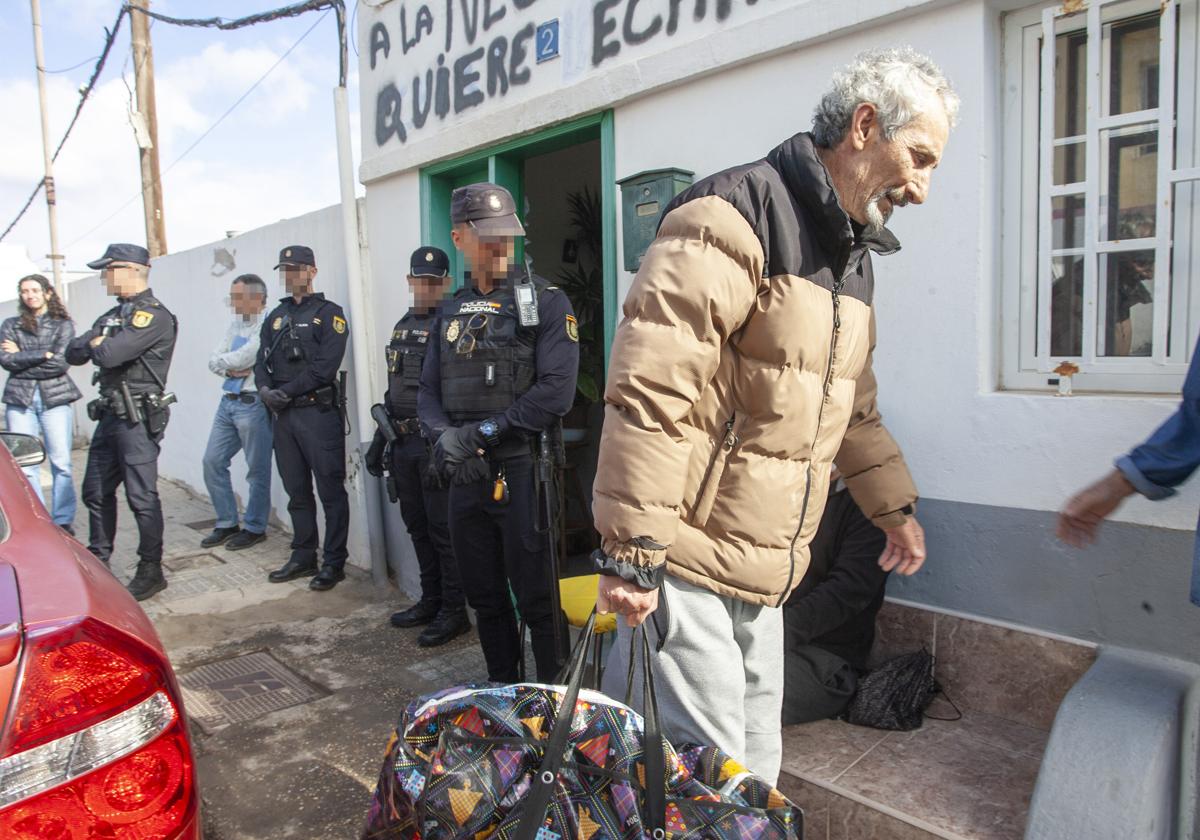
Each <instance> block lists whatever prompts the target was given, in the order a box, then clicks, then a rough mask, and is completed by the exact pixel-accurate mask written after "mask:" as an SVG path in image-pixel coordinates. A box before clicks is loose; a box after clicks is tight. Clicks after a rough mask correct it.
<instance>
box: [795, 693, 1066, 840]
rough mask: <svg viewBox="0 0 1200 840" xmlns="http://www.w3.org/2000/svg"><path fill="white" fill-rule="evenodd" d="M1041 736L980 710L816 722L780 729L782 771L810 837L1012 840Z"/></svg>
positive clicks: (1020, 826)
mask: <svg viewBox="0 0 1200 840" xmlns="http://www.w3.org/2000/svg"><path fill="white" fill-rule="evenodd" d="M930 711H931V713H933V714H942V711H943V710H941V709H939V708H938V707H937V706H935V707H933V708H931V709H930ZM1048 735H1049V733H1047V732H1045V731H1042V730H1038V729H1033V728H1031V727H1028V726H1024V725H1022V724H1019V723H1013V722H1010V721H1006V720H1003V719H1001V718H997V717H994V716H992V715H986V714H982V713H967V714H966V715H965V716H964V718H963V719H962V720H961V721H955V722H948V721H937V720H927V721H926V723H925V725H924V726H923V727H922V728H921V729H919V730H917V731H915V732H882V731H879V730H875V729H867V728H864V727H858V726H851V725H850V724H847V723H841V722H837V721H820V722H817V723H810V724H804V725H802V726H793V727H788V728H787V729H785V730H784V759H783V770H784V773H785V774H789V775H790V776H791V777H792V778H791V779H788V780H787V781H786V784H787V785H790V786H791V787H792V788H793V790H794V792H795V795H796V798H797V801H799V802H800V804H801V805H802V806H804V807H805V808H806V813H807V816H808V825H809V831H808V833H807V835H806V836H807V838H808V840H835V838H837V840H840V839H841V838H843V837H845V838H847V840H849V838H869V837H879V838H885V837H886V838H907V837H909V836H912V837H922V838H928V837H955V838H958V837H961V838H981V840H982V838H987V840H1010V839H1011V840H1016V838H1020V837H1022V836H1023V834H1024V830H1025V815H1026V812H1027V811H1028V808H1029V800H1030V797H1031V796H1032V794H1033V787H1034V784H1035V782H1036V780H1037V772H1038V765H1039V762H1040V759H1041V754H1042V751H1043V750H1044V749H1045V744H1046V739H1047V738H1048ZM785 792H788V791H787V790H785ZM865 803H869V805H867V804H865ZM865 811H872V812H874V813H873V814H868V813H860V812H865ZM899 817H903V819H900V818H899Z"/></svg>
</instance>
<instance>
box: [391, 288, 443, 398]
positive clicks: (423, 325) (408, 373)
mask: <svg viewBox="0 0 1200 840" xmlns="http://www.w3.org/2000/svg"><path fill="white" fill-rule="evenodd" d="M436 323H437V316H436V315H434V314H432V313H430V314H417V313H414V312H411V311H410V312H409V313H408V314H407V315H405V316H404V317H403V318H401V319H400V320H399V321H397V322H396V328H395V329H393V330H392V340H391V341H390V342H388V345H387V347H386V348H385V350H384V353H385V355H386V356H387V369H388V392H387V410H388V413H389V414H391V415H392V417H393V418H395V419H397V420H405V419H407V418H409V417H416V416H417V391H418V389H419V388H420V387H421V366H422V365H423V364H424V363H425V353H426V351H427V350H428V349H429V336H430V335H431V331H432V330H433V329H434V328H435V327H436Z"/></svg>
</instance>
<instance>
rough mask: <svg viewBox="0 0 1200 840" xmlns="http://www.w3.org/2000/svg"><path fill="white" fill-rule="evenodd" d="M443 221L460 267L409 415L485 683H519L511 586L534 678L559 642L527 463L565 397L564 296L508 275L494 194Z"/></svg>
mask: <svg viewBox="0 0 1200 840" xmlns="http://www.w3.org/2000/svg"><path fill="white" fill-rule="evenodd" d="M450 220H451V222H452V223H453V225H454V227H453V230H452V232H451V237H452V238H453V240H454V244H455V246H456V247H457V248H458V249H459V250H460V251H461V252H462V254H463V256H464V257H465V258H466V262H467V264H468V266H469V267H470V270H469V271H468V273H467V277H466V278H465V283H464V284H463V288H462V289H460V290H459V291H458V292H457V293H456V294H455V295H454V297H453V298H452V299H451V300H450V301H448V302H447V303H446V305H445V306H443V307H442V314H441V317H440V318H439V320H438V327H437V334H436V336H435V337H434V338H433V339H432V340H431V341H430V344H429V351H428V354H427V355H426V357H425V366H424V368H423V370H422V374H421V389H420V394H419V396H418V403H417V405H418V413H419V416H420V419H421V424H422V425H423V426H424V427H425V429H426V431H427V432H428V434H429V435H430V438H431V439H434V440H436V441H437V443H436V445H435V447H434V457H435V459H437V462H438V465H439V467H440V468H441V469H442V470H443V472H444V474H445V475H446V476H447V477H448V478H449V480H450V484H451V486H450V538H451V542H452V543H453V545H454V556H455V557H456V558H457V560H458V568H459V571H460V572H461V574H462V581H463V588H464V590H465V591H466V594H467V602H468V603H469V604H470V605H471V607H472V608H474V610H475V614H476V618H477V621H478V626H479V639H480V643H481V645H482V647H483V653H484V658H485V659H486V660H487V666H488V676H489V678H490V679H492V680H495V681H498V682H513V681H515V680H516V679H517V678H518V661H519V659H520V656H521V644H520V640H519V638H518V632H517V620H516V615H515V613H514V609H513V603H512V599H511V598H510V597H509V587H510V586H511V587H512V592H513V594H515V596H516V600H517V606H516V608H517V609H518V610H520V613H521V618H522V620H523V621H524V622H525V624H526V625H528V627H529V628H530V635H531V638H532V644H533V655H534V660H535V662H536V663H537V676H538V679H539V680H542V681H547V680H553V679H554V676H555V674H556V673H557V672H558V670H559V666H560V664H561V662H562V659H563V657H564V650H563V647H564V645H565V641H566V640H565V638H564V637H563V635H565V633H564V634H557V633H556V626H559V624H560V622H559V620H558V619H559V617H558V616H556V615H554V611H553V609H552V606H551V605H552V604H553V603H554V600H555V599H554V589H553V588H552V587H555V586H557V582H556V580H555V572H556V570H554V569H552V568H551V563H550V554H549V541H548V539H547V534H546V532H545V531H546V525H545V523H542V522H540V521H539V520H540V518H541V517H540V516H539V515H538V509H539V505H538V498H539V488H538V487H537V486H536V485H535V479H536V476H535V470H534V457H533V453H534V451H535V450H536V449H537V447H538V445H539V439H540V438H541V437H542V433H543V432H557V430H558V426H559V422H560V420H561V418H562V415H563V414H565V413H566V412H567V410H568V409H569V408H570V407H571V402H572V400H573V399H574V395H575V377H576V374H577V373H578V369H579V328H578V324H577V323H576V321H575V316H574V313H573V310H572V309H571V302H570V301H569V300H568V299H567V296H566V294H565V293H564V292H562V291H561V290H560V289H558V288H556V287H554V286H550V285H548V284H547V283H546V281H544V280H542V279H541V278H540V277H536V276H531V275H530V274H529V273H528V272H527V271H526V270H524V269H523V268H521V267H518V266H517V264H516V238H517V237H518V236H524V235H525V229H524V228H523V227H522V226H521V223H520V221H519V220H518V219H517V215H516V206H515V204H514V202H513V198H512V196H511V195H510V194H509V192H508V191H507V190H505V189H504V188H502V187H498V186H496V185H495V184H487V183H482V184H471V185H469V186H466V187H461V188H459V189H457V190H455V191H454V194H453V195H452V197H451V202H450ZM540 489H541V491H542V492H545V493H549V492H551V488H549V487H544V488H540Z"/></svg>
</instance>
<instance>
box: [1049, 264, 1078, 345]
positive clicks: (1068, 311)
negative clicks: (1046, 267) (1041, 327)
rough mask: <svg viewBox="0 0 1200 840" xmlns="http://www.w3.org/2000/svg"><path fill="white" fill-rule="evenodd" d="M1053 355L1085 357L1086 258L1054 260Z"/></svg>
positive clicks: (1051, 291)
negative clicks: (1084, 293)
mask: <svg viewBox="0 0 1200 840" xmlns="http://www.w3.org/2000/svg"><path fill="white" fill-rule="evenodd" d="M1050 283H1051V286H1050V353H1051V355H1053V356H1081V355H1083V257H1054V258H1053V259H1051V260H1050Z"/></svg>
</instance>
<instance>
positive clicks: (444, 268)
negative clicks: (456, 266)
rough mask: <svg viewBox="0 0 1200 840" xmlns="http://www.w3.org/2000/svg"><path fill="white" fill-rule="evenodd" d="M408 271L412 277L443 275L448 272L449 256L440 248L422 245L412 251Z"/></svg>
mask: <svg viewBox="0 0 1200 840" xmlns="http://www.w3.org/2000/svg"><path fill="white" fill-rule="evenodd" d="M408 273H409V275H410V276H412V277H445V276H446V275H447V274H449V273H450V258H449V257H447V256H446V252H445V251H443V250H442V249H441V248H433V247H430V246H428V245H422V246H421V247H420V248H418V249H417V250H415V251H413V252H412V259H410V260H409V268H408Z"/></svg>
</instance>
